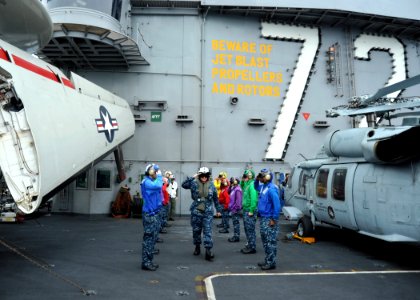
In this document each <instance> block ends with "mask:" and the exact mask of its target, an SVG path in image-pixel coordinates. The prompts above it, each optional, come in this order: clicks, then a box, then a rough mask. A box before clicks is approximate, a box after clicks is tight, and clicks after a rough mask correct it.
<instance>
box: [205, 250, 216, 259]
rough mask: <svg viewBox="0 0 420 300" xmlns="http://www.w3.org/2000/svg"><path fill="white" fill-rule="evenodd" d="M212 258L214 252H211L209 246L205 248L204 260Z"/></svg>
mask: <svg viewBox="0 0 420 300" xmlns="http://www.w3.org/2000/svg"><path fill="white" fill-rule="evenodd" d="M213 258H214V254H213V253H212V252H211V250H210V248H206V260H210V261H211V260H212V259H213Z"/></svg>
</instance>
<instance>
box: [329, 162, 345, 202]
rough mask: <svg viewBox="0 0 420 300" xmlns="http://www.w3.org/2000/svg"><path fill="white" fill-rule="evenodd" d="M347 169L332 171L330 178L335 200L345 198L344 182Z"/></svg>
mask: <svg viewBox="0 0 420 300" xmlns="http://www.w3.org/2000/svg"><path fill="white" fill-rule="evenodd" d="M346 175H347V169H336V170H334V173H333V180H332V194H333V198H334V199H336V200H342V201H344V200H345V193H344V190H345V183H346Z"/></svg>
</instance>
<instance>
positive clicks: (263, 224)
mask: <svg viewBox="0 0 420 300" xmlns="http://www.w3.org/2000/svg"><path fill="white" fill-rule="evenodd" d="M269 223H270V218H267V217H261V218H260V234H261V241H262V244H263V248H264V252H265V263H266V265H269V266H275V265H276V256H277V234H278V232H279V226H278V221H276V224H275V225H274V226H270V225H269Z"/></svg>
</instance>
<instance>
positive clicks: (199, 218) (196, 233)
mask: <svg viewBox="0 0 420 300" xmlns="http://www.w3.org/2000/svg"><path fill="white" fill-rule="evenodd" d="M212 224H213V212H211V211H206V212H205V213H199V212H196V210H193V212H191V227H192V232H193V243H194V245H201V233H203V245H204V248H213V239H212V231H211V230H212Z"/></svg>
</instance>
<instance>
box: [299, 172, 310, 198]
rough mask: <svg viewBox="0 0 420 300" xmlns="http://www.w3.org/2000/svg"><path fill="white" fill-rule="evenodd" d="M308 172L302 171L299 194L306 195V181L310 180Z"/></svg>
mask: <svg viewBox="0 0 420 300" xmlns="http://www.w3.org/2000/svg"><path fill="white" fill-rule="evenodd" d="M308 178H309V176H308V174H305V173H303V172H302V173H300V177H299V194H301V195H306V182H307V181H308Z"/></svg>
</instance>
